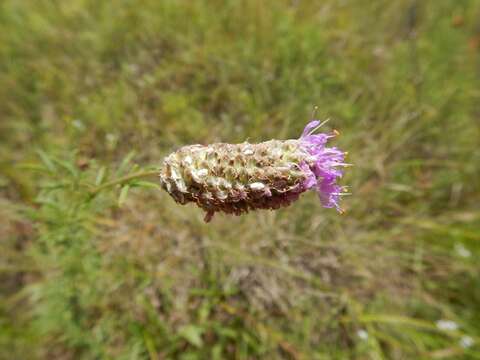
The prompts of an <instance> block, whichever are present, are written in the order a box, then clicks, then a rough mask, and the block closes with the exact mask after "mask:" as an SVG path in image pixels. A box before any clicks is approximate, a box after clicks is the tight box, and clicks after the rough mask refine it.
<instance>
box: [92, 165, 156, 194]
mask: <svg viewBox="0 0 480 360" xmlns="http://www.w3.org/2000/svg"><path fill="white" fill-rule="evenodd" d="M158 173H159V171H158V170H150V171H141V172H138V173H135V174H130V175H126V176H123V177H120V178H118V179H115V180H111V181H107V182H106V183H105V184H102V185H100V186H97V187H96V188H94V189H92V190H91V191H90V192H91V194H92V195H95V194H97V193H98V192H99V191H101V190H104V189H107V188H109V187H112V186H115V185H120V184H123V183H126V182H128V181H131V180H134V179H141V178H144V177H149V176H154V175H158Z"/></svg>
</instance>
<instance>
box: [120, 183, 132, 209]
mask: <svg viewBox="0 0 480 360" xmlns="http://www.w3.org/2000/svg"><path fill="white" fill-rule="evenodd" d="M128 190H130V185H125V186H124V187H122V190H121V191H120V196H119V197H118V206H122V205H123V204H124V203H125V200H126V199H127V195H128Z"/></svg>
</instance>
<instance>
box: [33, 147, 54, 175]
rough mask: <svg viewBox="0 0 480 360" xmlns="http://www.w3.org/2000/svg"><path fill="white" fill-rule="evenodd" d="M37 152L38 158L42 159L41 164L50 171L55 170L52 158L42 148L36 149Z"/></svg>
mask: <svg viewBox="0 0 480 360" xmlns="http://www.w3.org/2000/svg"><path fill="white" fill-rule="evenodd" d="M37 154H38V156H40V159H41V160H42V162H43V164H44V165H45V167H46V168H47V169H48V170H49V171H50V172H55V171H57V168H56V167H55V164H54V163H53V161H52V159H50V157H49V156H48V155H47V153H45V152H44V151H42V150H37Z"/></svg>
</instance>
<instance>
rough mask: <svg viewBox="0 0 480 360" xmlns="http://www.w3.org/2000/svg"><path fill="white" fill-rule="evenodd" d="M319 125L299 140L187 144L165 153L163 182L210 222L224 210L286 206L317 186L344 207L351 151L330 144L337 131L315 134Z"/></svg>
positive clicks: (326, 201)
mask: <svg viewBox="0 0 480 360" xmlns="http://www.w3.org/2000/svg"><path fill="white" fill-rule="evenodd" d="M319 125H320V122H319V121H317V120H315V121H312V122H310V123H309V124H308V125H307V126H306V127H305V130H304V132H303V134H302V136H301V137H300V138H299V139H291V140H270V141H265V142H262V143H259V144H250V143H248V142H244V143H241V144H226V143H216V144H211V145H189V146H184V147H182V148H180V149H179V150H177V151H175V152H173V153H172V154H170V155H168V156H167V157H166V158H165V160H164V162H163V167H162V170H161V172H160V183H161V185H162V187H163V188H164V189H165V190H166V191H167V192H168V193H169V194H170V195H171V196H172V197H173V198H174V199H175V201H176V202H178V203H180V204H186V203H188V202H194V203H196V204H197V205H198V206H199V207H201V208H202V209H203V210H205V211H206V215H205V221H207V222H208V221H210V220H211V219H212V217H213V215H214V214H215V212H218V211H223V212H225V213H227V214H235V215H240V214H242V213H247V212H248V211H250V210H257V209H278V208H280V207H285V206H288V205H290V204H291V203H292V202H294V201H295V200H297V199H298V197H299V196H300V194H301V193H303V192H305V191H306V190H309V189H313V188H315V189H316V190H317V192H318V195H319V197H320V201H321V202H322V204H323V206H324V207H327V208H331V207H335V208H337V210H338V211H341V210H340V208H339V205H338V198H339V196H340V195H341V194H342V192H343V188H342V187H340V186H339V185H337V184H336V180H337V178H338V177H341V176H342V172H341V171H340V170H339V169H337V168H338V167H340V166H344V165H346V164H344V163H343V159H344V155H345V153H344V152H342V151H340V150H338V149H337V148H328V147H326V146H325V144H326V142H327V140H328V139H329V138H331V137H333V136H335V134H313V132H314V131H315V130H316V128H318V126H319Z"/></svg>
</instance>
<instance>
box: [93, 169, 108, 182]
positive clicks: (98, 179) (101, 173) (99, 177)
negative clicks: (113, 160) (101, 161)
mask: <svg viewBox="0 0 480 360" xmlns="http://www.w3.org/2000/svg"><path fill="white" fill-rule="evenodd" d="M105 172H106V168H105V166H102V167H101V168H100V170H98V173H97V177H96V179H95V186H98V185H100V184H101V183H102V182H103V179H104V178H105Z"/></svg>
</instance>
